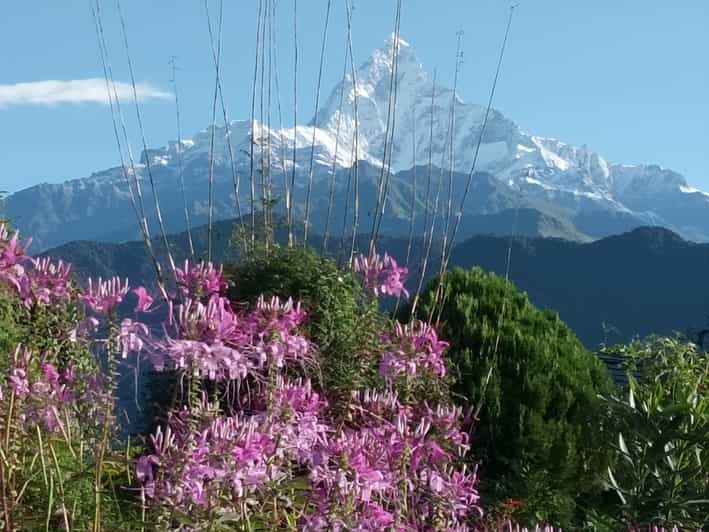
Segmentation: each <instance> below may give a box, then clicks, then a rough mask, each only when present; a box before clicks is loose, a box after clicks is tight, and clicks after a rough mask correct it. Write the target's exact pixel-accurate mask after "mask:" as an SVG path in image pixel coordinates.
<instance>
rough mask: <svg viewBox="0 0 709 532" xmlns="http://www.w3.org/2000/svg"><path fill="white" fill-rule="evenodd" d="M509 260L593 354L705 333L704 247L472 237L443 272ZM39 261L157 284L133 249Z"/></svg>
mask: <svg viewBox="0 0 709 532" xmlns="http://www.w3.org/2000/svg"><path fill="white" fill-rule="evenodd" d="M237 226H238V223H237V222H236V221H234V220H225V221H220V222H218V223H216V224H215V225H214V229H213V231H214V239H213V258H214V260H215V261H217V262H222V261H227V262H228V261H233V260H238V249H237V248H236V247H235V246H232V245H231V242H232V237H233V235H234V229H235V228H236V227H237ZM286 236H287V235H286V232H285V231H284V230H283V229H281V230H279V231H277V232H276V239H277V240H278V241H281V242H285V241H286ZM368 238H369V235H368V234H367V235H364V234H363V235H361V238H359V241H358V242H357V247H359V248H360V249H364V250H366V249H367V242H368ZM193 240H194V246H195V251H196V253H197V254H200V253H202V252H204V251H205V250H206V246H207V228H206V227H205V226H201V227H198V228H195V230H194V231H193ZM169 243H170V247H171V249H172V252H173V254H174V256H175V258H176V260H177V261H182V260H184V259H185V258H187V257H189V247H188V242H187V235H186V233H181V234H177V235H172V236H170V238H169ZM309 243H310V245H311V246H312V247H313V248H314V249H316V250H320V249H321V245H322V237H321V236H320V235H317V234H314V235H312V238H311V239H310V240H309ZM153 244H154V247H155V249H156V252H157V254H158V256H159V258H163V259H164V247H163V245H162V241H161V239H160V238H155V239H154V243H153ZM377 246H378V248H379V249H381V250H382V251H387V252H388V253H390V254H391V255H392V256H393V257H395V258H396V259H398V261H399V262H400V263H402V264H403V263H405V262H406V260H405V258H406V255H407V248H408V238H401V237H387V236H383V237H381V238H380V240H379V241H378V244H377ZM338 248H339V245H338V239H335V240H331V241H330V244H329V247H328V249H329V251H330V253H331V254H332V255H333V256H334V257H337V256H338V252H337V251H338ZM423 249H425V246H424V245H423V243H422V242H421V238H420V237H418V238H417V239H416V240H415V241H414V243H413V245H412V248H411V250H412V251H411V254H410V256H409V260H408V265H409V268H410V271H411V276H410V277H411V280H410V281H409V283H408V284H409V290H410V291H412V292H413V291H415V286H414V285H415V282H416V279H417V278H418V267H419V264H420V259H421V250H423ZM432 249H433V251H432V253H431V259H430V261H429V266H428V270H427V275H426V278H428V279H430V278H431V277H432V276H433V275H435V274H437V273H438V269H439V264H440V262H439V257H440V242H434V243H433V245H432ZM508 251H510V252H511V253H510V258H511V260H510V270H509V274H510V280H511V281H512V282H514V283H515V284H516V285H517V287H518V288H519V289H520V290H523V291H525V292H526V293H527V294H528V295H529V298H530V300H531V301H532V303H534V304H535V305H537V306H538V307H540V308H546V309H551V310H553V311H556V312H558V313H559V315H560V317H561V319H563V320H564V321H565V322H566V323H568V324H569V326H570V327H571V328H572V330H573V331H574V332H575V333H576V335H577V336H578V337H579V338H580V339H581V340H582V341H583V342H584V343H585V344H586V345H587V346H588V347H589V348H591V349H595V348H597V347H598V346H599V345H600V344H601V343H617V342H625V341H628V340H630V339H632V338H633V337H635V336H646V335H649V334H663V335H671V334H673V333H674V332H681V333H687V332H689V331H691V330H699V329H703V328H706V327H707V326H708V325H709V286H708V285H707V282H706V272H707V271H709V244H699V243H694V242H688V241H686V240H683V239H682V238H681V237H680V236H678V235H677V234H676V233H673V232H671V231H669V230H667V229H664V228H661V227H640V228H636V229H634V230H633V231H630V232H628V233H624V234H621V235H614V236H610V237H606V238H602V239H599V240H596V241H593V242H586V243H580V242H572V241H568V240H564V239H560V238H540V237H524V236H516V237H512V238H511V237H509V236H508V237H502V236H494V235H477V236H473V237H470V238H468V239H466V240H464V241H461V242H460V243H459V244H458V245H457V246H455V247H454V248H453V250H452V254H451V259H450V264H449V266H450V267H451V268H453V267H456V266H459V267H464V268H469V267H473V266H480V267H482V268H483V269H485V270H488V271H492V272H495V273H497V274H498V275H501V276H504V275H505V272H506V269H507V254H508ZM46 254H47V255H50V256H52V257H55V258H57V259H63V260H64V261H68V262H71V263H72V265H73V267H74V270H75V271H76V273H77V274H78V276H79V278H80V279H81V278H83V279H84V280H85V279H86V277H88V276H89V275H91V276H99V275H100V276H102V277H104V278H107V277H110V276H113V275H119V276H121V277H127V278H128V279H130V281H131V283H132V284H134V285H137V284H145V285H146V286H151V285H152V284H153V283H154V279H155V274H154V271H153V270H152V265H151V261H150V260H149V258H148V255H147V252H146V248H145V245H144V244H143V242H140V241H135V242H125V243H111V242H94V241H77V242H69V243H66V244H64V245H62V246H60V247H58V248H54V249H52V250H48V251H47V252H46ZM163 263H165V261H164V260H163ZM131 304H132V302H131Z"/></svg>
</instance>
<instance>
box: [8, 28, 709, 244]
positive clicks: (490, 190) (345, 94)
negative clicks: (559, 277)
mask: <svg viewBox="0 0 709 532" xmlns="http://www.w3.org/2000/svg"><path fill="white" fill-rule="evenodd" d="M396 42H398V50H397V68H396V73H397V77H396V80H395V84H394V85H395V87H396V97H395V99H396V105H395V107H394V109H395V112H394V113H393V114H390V108H391V106H392V104H393V101H394V99H393V98H392V97H391V93H390V89H391V87H392V69H393V61H392V58H393V51H394V46H395V43H396ZM341 68H342V67H341ZM448 74H449V75H450V78H452V77H453V76H452V72H449V73H448ZM444 77H445V76H443V75H439V76H438V80H437V82H436V86H435V91H434V90H433V89H434V84H433V79H432V76H431V75H430V74H429V72H428V71H427V70H426V69H425V68H424V66H423V65H422V64H421V62H420V60H419V59H418V57H417V55H416V52H415V50H414V47H413V46H412V45H411V44H410V43H409V42H407V41H406V40H404V39H401V38H399V39H398V40H397V39H396V38H395V36H393V35H392V36H390V37H389V39H387V40H386V41H385V42H384V43H383V45H382V46H381V47H380V48H378V49H376V50H374V51H373V52H372V53H371V54H370V56H369V57H368V58H367V59H366V60H365V61H364V62H362V63H361V64H360V66H359V67H358V68H357V69H356V71H355V75H354V76H352V73H351V71H349V69H348V71H347V73H346V75H345V77H344V79H343V80H342V81H341V82H340V83H338V84H336V86H335V87H334V88H332V90H331V91H330V92H329V93H328V92H325V93H324V94H325V97H324V98H322V99H321V105H320V108H319V110H318V111H317V113H316V115H315V117H314V118H313V119H312V120H311V121H310V122H309V123H308V124H307V125H297V126H295V127H290V128H284V129H279V128H273V127H272V128H270V129H269V128H268V127H267V125H266V124H262V123H260V122H258V121H257V120H256V121H254V123H253V124H252V123H251V121H250V120H248V119H246V120H243V119H242V120H235V121H233V122H231V123H230V124H229V126H228V127H225V126H215V127H214V129H212V128H211V127H208V128H206V129H204V130H202V131H200V132H198V133H197V134H195V135H194V136H193V137H192V138H185V139H181V140H180V141H179V142H176V141H173V142H170V143H168V144H167V146H165V147H162V148H157V149H150V150H148V151H147V153H144V154H142V157H141V158H140V159H139V160H140V164H138V165H137V167H136V173H137V174H138V176H139V177H145V176H144V175H143V174H144V173H145V170H146V164H147V163H148V162H149V163H150V164H151V166H152V167H153V168H154V169H155V171H154V174H155V178H156V181H157V186H158V188H159V189H160V190H161V191H162V192H161V195H162V196H165V197H164V198H163V197H161V203H164V204H165V205H167V204H169V203H170V201H172V200H171V199H169V198H172V196H175V198H173V199H174V201H175V202H178V201H180V202H181V197H180V196H179V189H178V187H177V186H176V185H177V181H176V176H177V169H178V168H179V167H180V164H179V161H180V160H181V167H182V168H183V170H184V178H185V182H186V185H187V188H188V193H189V197H190V198H191V199H190V201H191V208H192V210H193V214H194V216H195V217H196V218H197V219H199V216H202V215H204V213H205V209H206V206H205V201H206V197H205V194H204V192H203V189H204V186H205V183H206V179H207V174H208V168H209V164H208V160H209V155H210V151H211V145H212V135H214V158H215V165H214V167H215V172H216V174H215V177H216V181H217V184H218V186H222V187H224V194H223V197H220V200H223V205H222V206H220V209H221V210H220V211H219V212H221V214H218V216H222V217H226V216H233V215H234V214H235V212H234V208H233V205H234V201H233V197H232V198H231V199H230V198H229V194H230V193H231V194H232V195H233V191H234V188H233V185H231V182H232V177H233V176H232V174H231V158H230V157H229V146H231V149H232V155H233V158H234V162H235V166H236V170H237V174H238V175H239V176H241V179H242V183H244V182H245V181H246V179H247V176H249V175H250V165H251V160H250V154H251V151H252V150H253V153H254V165H255V166H258V167H259V168H260V164H261V160H263V161H265V162H266V163H267V164H270V166H271V173H272V174H274V172H275V174H278V173H283V174H284V175H285V173H286V172H291V171H292V170H293V163H294V162H295V170H296V183H295V184H296V189H297V190H301V191H302V190H303V188H304V187H305V183H306V180H307V178H308V175H309V173H310V172H309V169H310V157H311V153H312V154H313V163H314V172H313V174H314V175H313V177H314V183H313V185H314V187H313V193H314V196H315V198H316V199H315V201H320V202H321V203H324V202H326V199H325V198H324V197H322V198H320V200H318V199H317V198H318V195H319V194H323V195H326V191H327V183H328V182H329V175H330V173H331V169H332V168H333V167H334V168H335V170H338V171H340V172H339V173H341V174H347V172H346V171H345V170H347V169H348V168H350V167H351V166H352V165H353V163H354V161H355V160H359V161H363V162H364V163H367V164H369V165H371V166H372V167H374V168H377V167H381V166H382V160H383V158H384V145H385V138H387V136H386V132H387V128H388V129H389V131H390V134H392V135H393V142H392V143H391V169H392V171H393V172H395V173H400V172H402V174H401V175H405V174H406V172H405V171H407V170H409V169H411V168H412V167H414V166H422V165H427V164H428V161H429V158H430V160H431V161H432V162H433V165H434V166H435V167H437V168H442V169H449V168H452V169H453V170H454V171H455V172H457V173H456V174H455V182H454V187H460V186H461V185H462V184H463V183H464V182H465V181H466V180H467V176H468V174H469V172H470V171H471V168H472V164H473V158H474V154H475V153H476V151H477V150H476V148H477V145H478V142H479V141H480V147H479V154H478V157H477V162H476V166H475V170H476V172H477V174H476V175H477V176H483V177H477V179H478V180H479V186H478V187H477V188H475V187H473V188H474V192H473V193H471V195H470V197H469V199H468V204H466V206H464V212H465V213H468V214H488V213H493V212H498V211H500V210H503V209H506V208H510V207H512V206H514V205H520V206H528V207H531V208H535V209H538V210H542V211H544V212H546V213H549V214H551V215H553V216H560V217H562V218H564V219H567V220H569V221H570V222H571V223H572V224H575V225H576V228H577V229H578V230H579V231H580V232H581V233H585V234H587V235H590V236H591V237H601V236H605V235H607V234H610V233H613V232H618V231H622V230H627V229H630V228H632V227H635V226H638V225H644V224H652V225H664V226H665V227H668V228H670V229H673V230H675V231H677V232H679V233H680V234H682V235H683V236H685V237H687V238H690V239H696V240H709V222H707V220H709V194H707V193H705V192H702V191H700V190H698V189H696V188H694V187H691V186H690V185H689V184H688V183H687V181H686V180H685V179H684V177H683V176H682V175H680V174H678V173H677V172H673V171H672V170H669V169H665V168H661V167H659V166H657V165H626V164H615V163H610V162H608V161H607V160H606V159H605V158H604V157H603V156H602V155H600V154H599V153H597V152H595V151H593V150H592V149H590V148H589V147H588V146H585V145H582V146H574V145H571V144H568V143H565V142H562V141H560V140H557V139H553V138H546V137H540V136H536V135H532V134H529V133H527V132H525V131H523V130H522V129H521V128H520V127H519V126H518V125H517V124H516V123H515V122H513V121H512V120H511V119H509V118H508V117H506V116H505V115H503V114H502V113H501V112H500V111H498V110H496V109H491V110H490V113H489V115H488V117H487V121H486V124H485V128H484V130H483V123H484V121H485V115H486V109H485V107H483V106H480V105H476V104H473V103H465V102H464V101H463V99H461V98H460V97H458V95H457V94H456V95H455V96H454V94H453V90H451V89H450V88H446V87H445V83H443V82H442V81H441V80H442V79H443V78H444ZM454 97H455V99H454ZM355 100H356V113H355ZM453 110H454V112H453V113H452V111H453ZM451 126H452V128H451ZM431 128H432V129H433V138H432V139H431V137H430V131H431ZM252 133H253V135H252ZM355 135H356V137H355ZM252 137H253V144H252ZM355 138H356V140H357V142H356V145H357V148H358V151H357V154H355V153H354V149H353V148H354V146H355ZM313 141H314V144H313ZM294 148H295V161H293V151H294ZM451 155H452V158H451ZM275 174H274V175H275ZM374 174H379V172H378V171H376V172H374ZM122 175H123V172H122V171H121V169H120V168H114V169H109V170H105V171H102V172H98V173H96V174H94V175H92V176H91V177H89V178H85V179H79V180H73V181H70V182H67V183H64V184H61V185H42V186H38V187H33V188H31V189H27V190H25V191H20V192H18V193H16V194H13V195H11V196H9V197H8V198H7V201H6V212H7V214H9V215H10V216H12V217H13V219H17V220H18V224H19V225H20V228H21V229H23V230H24V231H27V232H28V233H30V234H32V235H33V236H34V237H35V241H36V242H37V243H38V244H39V245H40V246H44V247H47V246H50V245H57V244H59V243H61V242H63V241H66V239H70V238H77V237H79V238H96V237H97V236H98V235H96V234H94V233H92V232H91V230H92V227H93V228H94V229H96V228H98V227H102V224H103V225H105V224H108V226H111V223H114V224H115V223H116V221H115V220H116V219H118V218H121V217H123V218H125V219H127V220H130V209H129V206H128V203H127V201H128V192H127V189H126V186H125V183H124V181H123V177H122ZM406 175H410V174H406ZM364 179H365V182H364V183H363V186H368V185H367V182H366V179H370V180H374V179H376V177H374V176H373V174H371V175H370V176H369V177H368V178H366V177H365V178H364ZM409 180H410V177H405V178H401V179H397V180H395V182H394V184H393V185H392V187H393V188H392V191H391V194H392V198H394V199H392V208H391V210H392V212H397V208H396V205H394V203H395V202H396V201H404V200H402V199H401V198H404V197H405V196H406V194H407V192H406V190H407V189H408V188H409V187H410V186H411V184H412V183H411V182H410V181H409ZM446 183H447V181H446ZM369 185H372V183H370V184H369ZM336 186H337V187H340V188H338V191H340V193H341V194H345V185H344V183H338V184H337V185H336ZM397 187H398V188H397ZM50 189H51V190H50ZM240 190H241V191H242V192H241V193H240V196H241V194H243V193H244V191H245V189H244V188H241V189H240ZM190 191H191V192H190ZM443 193H444V194H445V193H446V191H444V192H443ZM396 198H398V199H396ZM296 201H298V194H296ZM242 204H243V205H245V203H244V202H242ZM220 205H221V204H220ZM399 207H400V208H399V209H398V212H404V209H405V208H404V207H402V206H399ZM364 208H366V207H364ZM87 209H88V210H87ZM89 211H90V212H89ZM124 211H125V212H124ZM175 212H177V213H179V212H182V209H180V208H178V209H176V211H175ZM82 213H83V214H82ZM107 213H113V214H112V215H111V216H112V218H111V220H113V221H107V220H103V219H101V220H100V221H92V222H90V223H87V222H86V220H87V219H88V218H87V217H89V218H90V217H96V220H98V219H99V218H101V216H102V215H104V214H107ZM397 215H398V214H397ZM177 216H179V214H178V215H177ZM92 220H93V218H92ZM72 223H76V224H77V225H76V231H75V233H76V234H70V231H68V228H70V227H72V226H71V224H72ZM125 223H126V224H128V225H126V226H125V227H126V228H127V227H130V228H131V229H130V230H131V231H133V232H134V231H135V229H134V227H133V225H132V224H130V223H129V222H125ZM175 223H176V224H177V225H176V229H183V227H182V226H180V225H179V219H177V220H175ZM404 225H407V224H404ZM407 227H408V225H407ZM103 230H104V233H105V234H107V235H108V237H109V238H119V237H118V235H122V234H125V231H126V230H127V229H122V230H121V231H123V232H121V231H119V230H117V229H115V230H110V228H103ZM87 231H88V233H87ZM131 234H133V233H131ZM104 236H105V235H104Z"/></svg>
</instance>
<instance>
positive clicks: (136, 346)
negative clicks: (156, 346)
mask: <svg viewBox="0 0 709 532" xmlns="http://www.w3.org/2000/svg"><path fill="white" fill-rule="evenodd" d="M149 334H150V331H149V330H148V326H147V325H145V324H144V323H140V322H139V321H133V320H131V319H129V318H125V319H124V320H123V321H122V322H121V327H120V329H119V330H118V338H117V340H118V346H119V349H120V351H121V356H122V357H123V358H127V357H128V353H139V352H140V351H142V350H143V347H144V345H145V343H144V338H147V337H148V335H149Z"/></svg>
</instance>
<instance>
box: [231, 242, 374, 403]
mask: <svg viewBox="0 0 709 532" xmlns="http://www.w3.org/2000/svg"><path fill="white" fill-rule="evenodd" d="M226 273H227V276H228V277H229V278H230V280H232V281H233V287H232V288H231V289H230V291H229V298H230V299H231V300H232V301H234V302H244V301H246V302H250V303H253V302H255V301H256V299H257V298H258V296H259V295H261V294H264V295H266V296H278V297H281V298H288V297H292V298H293V299H294V300H297V301H301V302H302V304H303V305H304V306H305V308H306V309H307V311H308V319H307V321H306V324H305V328H306V331H305V333H306V335H307V336H308V337H309V338H310V339H311V340H312V341H313V342H314V343H315V344H316V345H318V346H319V349H320V358H321V371H322V375H321V376H317V378H315V379H313V380H314V381H317V380H320V379H321V381H322V382H321V383H320V384H321V385H322V387H323V388H325V389H327V390H328V394H329V395H330V396H331V397H346V396H349V394H350V392H351V391H353V390H358V389H363V388H366V387H370V386H372V385H373V384H375V383H376V382H378V379H379V377H378V373H377V371H378V364H379V354H378V350H377V348H378V346H379V345H380V342H379V337H380V335H381V333H382V332H383V330H384V326H385V319H384V317H383V316H382V315H381V314H380V312H379V310H378V307H377V303H376V301H372V300H369V299H367V298H366V297H365V295H364V293H363V290H362V287H361V285H360V283H359V281H358V280H357V278H356V277H355V276H354V275H353V274H352V273H351V272H347V271H344V270H342V269H340V268H338V266H337V264H336V263H335V261H334V260H332V259H330V258H327V257H322V256H320V255H318V254H317V253H316V252H314V251H312V250H310V249H303V248H301V247H295V248H286V247H275V248H271V249H270V250H269V251H268V252H266V251H265V250H263V249H261V250H258V251H256V252H252V253H250V254H248V255H246V256H245V257H243V259H242V261H241V262H240V263H239V264H236V265H232V266H228V267H227V268H226Z"/></svg>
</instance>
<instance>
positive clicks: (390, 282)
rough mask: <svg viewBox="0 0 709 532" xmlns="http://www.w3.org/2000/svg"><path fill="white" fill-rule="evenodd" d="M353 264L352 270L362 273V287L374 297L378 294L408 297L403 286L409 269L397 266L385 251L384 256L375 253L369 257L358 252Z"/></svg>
mask: <svg viewBox="0 0 709 532" xmlns="http://www.w3.org/2000/svg"><path fill="white" fill-rule="evenodd" d="M353 266H354V271H355V272H358V273H360V274H361V275H362V283H363V284H364V287H365V288H366V289H367V290H369V291H370V292H372V294H374V296H375V297H379V295H390V296H393V297H400V296H402V295H403V296H404V297H409V292H408V291H407V290H406V288H404V281H405V280H406V276H407V275H408V273H409V270H408V268H406V267H405V266H399V265H398V264H397V263H396V260H394V259H393V258H392V257H390V256H389V255H388V254H386V253H385V254H384V257H380V256H379V255H377V254H376V253H374V254H372V256H371V257H365V256H364V255H361V254H360V255H359V256H357V257H355V259H354V265H353Z"/></svg>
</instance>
